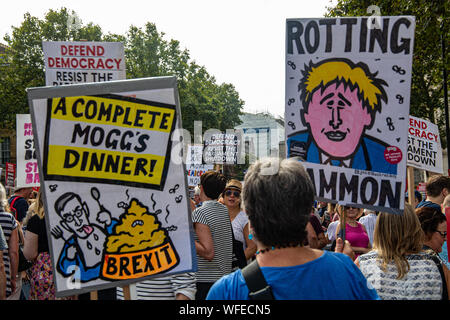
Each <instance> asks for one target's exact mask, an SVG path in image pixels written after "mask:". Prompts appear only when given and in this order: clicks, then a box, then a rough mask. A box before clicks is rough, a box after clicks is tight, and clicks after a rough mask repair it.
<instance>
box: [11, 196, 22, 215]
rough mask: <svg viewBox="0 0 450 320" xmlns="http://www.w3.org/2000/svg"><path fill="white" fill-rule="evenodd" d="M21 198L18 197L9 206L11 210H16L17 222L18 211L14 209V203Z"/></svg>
mask: <svg viewBox="0 0 450 320" xmlns="http://www.w3.org/2000/svg"><path fill="white" fill-rule="evenodd" d="M19 198H20V197H19V196H16V197H15V198H14V199H13V200H12V201H11V204H10V205H9V207H10V208H11V210H14V213H15V216H16V220H17V209H16V208H14V203H15V202H16V200H17V199H19Z"/></svg>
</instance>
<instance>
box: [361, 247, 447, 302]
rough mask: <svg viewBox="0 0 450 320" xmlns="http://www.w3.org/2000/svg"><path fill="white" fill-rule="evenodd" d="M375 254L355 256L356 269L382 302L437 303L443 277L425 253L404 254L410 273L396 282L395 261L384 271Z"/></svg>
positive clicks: (440, 295) (374, 252)
mask: <svg viewBox="0 0 450 320" xmlns="http://www.w3.org/2000/svg"><path fill="white" fill-rule="evenodd" d="M377 258H378V254H377V252H376V251H371V252H369V253H367V254H363V255H361V256H359V257H358V260H359V268H360V270H361V272H362V273H363V275H364V276H365V277H366V279H367V281H368V283H370V284H371V285H372V286H373V287H374V288H375V289H376V290H377V293H378V296H379V297H380V298H381V299H382V300H440V299H441V297H442V289H443V287H442V278H441V274H440V273H439V270H438V267H437V265H436V263H435V262H434V261H433V260H432V258H431V256H430V255H429V254H427V253H425V252H421V253H418V254H411V255H407V256H406V259H407V261H408V264H409V267H410V269H409V271H408V273H407V274H406V275H404V276H403V278H402V279H397V275H398V271H397V267H396V265H395V263H394V262H392V261H391V262H390V263H389V264H388V265H387V271H386V272H384V271H383V270H382V269H381V268H380V267H379V266H378V265H379V263H378V261H377V260H378V259H377Z"/></svg>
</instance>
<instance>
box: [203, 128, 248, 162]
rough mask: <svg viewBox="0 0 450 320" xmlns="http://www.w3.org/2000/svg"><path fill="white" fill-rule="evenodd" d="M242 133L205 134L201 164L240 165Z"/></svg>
mask: <svg viewBox="0 0 450 320" xmlns="http://www.w3.org/2000/svg"><path fill="white" fill-rule="evenodd" d="M241 141H242V131H239V130H237V131H236V132H233V133H229V132H226V133H211V134H208V133H205V141H204V142H203V145H204V147H203V162H204V163H206V164H238V163H239V164H240V163H242V159H241V158H242V154H241Z"/></svg>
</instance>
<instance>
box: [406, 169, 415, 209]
mask: <svg viewBox="0 0 450 320" xmlns="http://www.w3.org/2000/svg"><path fill="white" fill-rule="evenodd" d="M406 170H407V171H406V175H407V179H408V203H409V204H410V205H411V206H412V207H413V209H415V205H414V199H415V195H414V168H413V167H409V166H408V167H406Z"/></svg>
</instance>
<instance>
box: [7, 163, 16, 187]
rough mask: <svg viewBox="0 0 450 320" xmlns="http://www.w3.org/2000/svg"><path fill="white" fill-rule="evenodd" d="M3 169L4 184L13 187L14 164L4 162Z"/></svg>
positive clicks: (14, 176)
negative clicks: (4, 166)
mask: <svg viewBox="0 0 450 320" xmlns="http://www.w3.org/2000/svg"><path fill="white" fill-rule="evenodd" d="M5 165H6V168H5V169H6V170H5V186H8V187H14V179H15V178H16V165H15V164H14V163H9V162H6V164H5Z"/></svg>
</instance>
